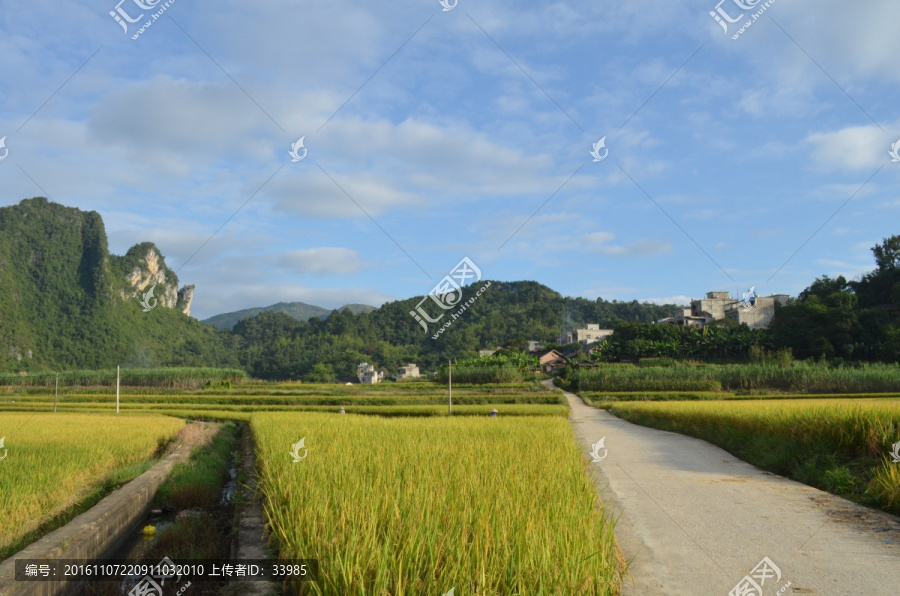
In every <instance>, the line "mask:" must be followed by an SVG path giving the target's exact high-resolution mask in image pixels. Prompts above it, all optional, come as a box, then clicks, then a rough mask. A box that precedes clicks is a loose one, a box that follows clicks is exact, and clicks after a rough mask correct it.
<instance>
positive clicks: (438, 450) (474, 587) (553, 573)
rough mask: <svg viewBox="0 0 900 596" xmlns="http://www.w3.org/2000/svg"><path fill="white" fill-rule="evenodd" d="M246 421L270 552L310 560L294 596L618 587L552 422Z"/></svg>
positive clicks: (608, 537) (580, 478) (596, 506)
mask: <svg viewBox="0 0 900 596" xmlns="http://www.w3.org/2000/svg"><path fill="white" fill-rule="evenodd" d="M251 427H252V431H253V436H254V439H255V441H256V444H257V451H258V455H259V466H260V470H261V475H260V487H261V489H262V491H263V493H264V496H265V510H266V515H267V518H268V521H269V523H270V525H271V527H272V531H273V535H274V537H275V539H276V541H277V543H278V546H279V547H280V552H281V556H282V557H285V558H289V559H296V558H316V559H318V560H319V564H320V567H319V577H320V580H319V581H318V582H315V583H308V584H307V585H306V586H304V588H303V589H304V590H306V591H305V592H303V593H311V594H323V595H324V594H327V595H338V594H403V595H419V594H443V593H447V592H448V591H449V590H450V589H451V588H455V590H456V593H458V594H475V593H477V594H485V595H487V594H584V595H588V594H617V593H618V590H619V569H620V567H619V562H618V560H617V557H616V550H615V546H614V534H613V526H612V523H611V522H609V521H608V520H607V519H606V518H605V517H604V512H603V509H602V506H601V504H600V503H599V500H598V497H597V494H596V492H595V490H594V487H593V485H592V484H591V481H590V479H589V478H588V477H587V476H586V474H585V465H586V463H585V461H586V460H585V458H584V456H583V454H582V453H580V451H579V449H578V448H577V446H576V443H575V441H574V439H573V436H572V431H571V429H570V426H569V424H568V422H567V421H566V419H565V418H563V417H560V416H554V417H533V418H514V417H507V418H502V417H501V418H488V417H482V418H471V417H460V418H420V419H416V418H412V419H410V418H407V419H388V418H381V417H377V418H376V417H371V416H358V415H352V414H348V415H346V416H340V415H337V416H336V415H334V414H320V413H291V414H282V413H278V414H274V413H261V414H254V415H253V416H252V418H251ZM301 438H302V439H304V447H303V448H302V449H300V450H299V454H300V455H301V456H303V459H302V460H301V461H299V462H294V458H293V457H292V456H291V454H290V452H291V449H292V445H294V444H296V443H297V442H298V441H299V440H300V439H301ZM298 587H299V586H298Z"/></svg>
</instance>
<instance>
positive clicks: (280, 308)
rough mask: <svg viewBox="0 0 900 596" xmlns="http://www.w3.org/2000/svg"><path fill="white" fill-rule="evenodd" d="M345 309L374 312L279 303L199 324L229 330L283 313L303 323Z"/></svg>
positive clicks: (365, 307)
mask: <svg viewBox="0 0 900 596" xmlns="http://www.w3.org/2000/svg"><path fill="white" fill-rule="evenodd" d="M345 308H346V309H348V310H349V311H350V312H352V313H353V314H355V315H358V314H362V313H368V312H372V311H373V310H375V307H374V306H368V305H366V304H345V305H344V306H342V307H340V308H337V309H330V308H322V307H321V306H316V305H314V304H306V303H305V302H279V303H277V304H273V305H271V306H263V307H256V308H245V309H242V310H236V311H234V312H226V313H222V314H218V315H214V316H212V317H209V318H208V319H204V320H203V321H201V323H205V324H207V325H211V326H213V327H218V328H219V329H231V328H232V327H234V326H235V325H237V324H238V323H239V322H240V321H242V320H243V319H246V318H249V317H255V316H256V315H258V314H259V313H261V312H283V313H284V314H286V315H288V316H289V317H291V318H294V319H297V320H298V321H301V322H304V323H305V322H306V321H308V320H309V319H311V318H313V317H316V318H319V319H324V318H326V317H328V315H330V314H331V312H332V310H339V311H342V310H344V309H345Z"/></svg>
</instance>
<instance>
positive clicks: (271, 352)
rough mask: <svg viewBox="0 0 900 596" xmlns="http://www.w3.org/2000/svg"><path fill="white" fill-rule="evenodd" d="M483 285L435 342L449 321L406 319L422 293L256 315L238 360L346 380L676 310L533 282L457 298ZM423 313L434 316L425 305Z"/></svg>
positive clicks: (277, 374) (264, 368)
mask: <svg viewBox="0 0 900 596" xmlns="http://www.w3.org/2000/svg"><path fill="white" fill-rule="evenodd" d="M487 283H490V287H489V288H488V289H487V290H485V291H484V293H483V294H481V295H480V296H479V297H478V298H477V300H475V301H474V302H473V303H472V304H471V305H470V306H468V307H467V310H466V311H465V312H464V313H463V314H462V316H460V317H459V318H458V319H457V320H455V321H454V322H453V323H452V325H450V327H448V328H447V329H446V330H445V331H444V332H443V333H442V334H441V335H440V336H439V337H438V338H437V339H433V335H434V334H435V333H436V331H437V329H438V328H439V327H440V324H443V323H445V322H446V321H447V320H449V316H447V315H445V316H444V318H443V319H441V320H440V322H439V323H435V324H431V325H429V328H428V331H427V332H426V331H425V330H424V329H423V328H422V327H421V326H420V325H419V323H418V322H417V321H416V320H415V318H413V316H411V315H410V312H411V311H414V310H415V309H416V307H417V306H418V304H419V302H420V301H421V300H422V298H423V297H422V296H417V297H415V298H410V299H407V300H399V301H396V302H389V303H387V304H384V305H383V306H381V307H380V308H378V309H376V310H374V311H373V312H371V313H364V314H353V313H351V312H348V311H343V312H334V313H332V314H331V316H329V317H328V318H327V319H325V320H320V321H319V320H311V321H310V322H309V323H305V324H301V323H298V322H297V321H295V320H293V319H291V318H290V317H288V316H286V315H284V314H282V313H262V314H260V315H258V316H256V317H254V318H252V319H245V320H243V321H241V322H240V323H238V324H237V325H235V327H234V333H235V334H237V335H239V336H240V337H241V339H242V342H241V343H242V344H243V345H245V346H247V351H246V353H245V356H246V360H245V361H244V362H245V363H246V364H247V365H248V366H249V368H250V372H251V373H252V374H254V375H255V376H259V377H264V378H306V379H316V380H323V381H324V380H333V379H335V378H345V377H352V376H354V375H355V371H356V364H358V363H359V362H363V361H367V362H372V363H375V364H376V365H378V366H380V367H384V368H386V369H388V370H391V369H394V368H396V367H397V366H399V365H400V364H403V363H405V362H416V363H418V364H419V365H420V366H423V367H426V368H428V367H434V366H435V365H436V364H437V363H439V362H443V361H445V360H446V359H447V358H461V357H466V356H472V355H475V353H476V352H477V350H479V349H482V348H491V347H494V346H498V345H499V346H506V345H519V346H522V347H524V345H525V344H526V342H527V341H528V340H537V341H552V340H555V339H556V337H557V336H558V335H559V334H560V333H561V332H562V331H564V330H566V329H570V328H572V327H576V326H581V325H583V324H585V323H599V324H600V325H601V326H602V327H612V326H614V325H615V324H616V323H618V322H623V321H627V322H644V323H650V322H652V321H654V320H657V319H660V318H663V317H665V316H669V315H670V314H671V312H672V310H673V309H675V308H676V307H675V306H674V305H667V306H658V305H654V304H646V303H639V302H637V301H633V302H615V301H613V302H609V301H606V300H603V299H597V300H587V299H585V298H566V297H563V296H561V295H560V294H559V293H557V292H555V291H553V290H551V289H550V288H548V287H546V286H544V285H541V284H539V283H537V282H533V281H519V282H500V281H491V282H487V281H484V280H483V281H481V282H479V283H478V284H475V285H474V286H469V287H468V288H466V289H465V291H464V301H465V300H468V299H469V298H471V297H473V296H474V295H475V292H476V289H477V288H480V287H482V286H484V285H486V284H487ZM426 305H427V303H426ZM429 311H430V314H431V315H432V316H436V315H437V314H438V313H437V312H435V308H434V307H433V305H432V308H430V309H429ZM447 312H455V310H451V311H447Z"/></svg>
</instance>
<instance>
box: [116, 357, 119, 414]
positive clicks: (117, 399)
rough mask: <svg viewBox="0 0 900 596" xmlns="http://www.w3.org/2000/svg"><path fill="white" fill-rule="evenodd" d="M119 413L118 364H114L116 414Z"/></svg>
mask: <svg viewBox="0 0 900 596" xmlns="http://www.w3.org/2000/svg"><path fill="white" fill-rule="evenodd" d="M118 413H119V366H118V365H116V414H118Z"/></svg>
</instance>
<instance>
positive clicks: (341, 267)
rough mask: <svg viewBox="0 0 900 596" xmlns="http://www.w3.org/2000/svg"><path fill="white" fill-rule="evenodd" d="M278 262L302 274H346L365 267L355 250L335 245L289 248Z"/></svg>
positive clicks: (356, 271) (281, 265)
mask: <svg viewBox="0 0 900 596" xmlns="http://www.w3.org/2000/svg"><path fill="white" fill-rule="evenodd" d="M276 262H277V264H278V265H279V266H280V267H283V268H285V269H288V270H290V271H292V272H294V273H297V274H300V275H346V274H350V273H358V272H360V271H362V270H363V268H364V263H363V261H362V258H360V256H359V253H357V252H356V251H355V250H351V249H349V248H335V247H322V248H304V249H298V250H289V251H287V252H285V253H283V254H282V255H280V256H279V257H278V258H277V260H276Z"/></svg>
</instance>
